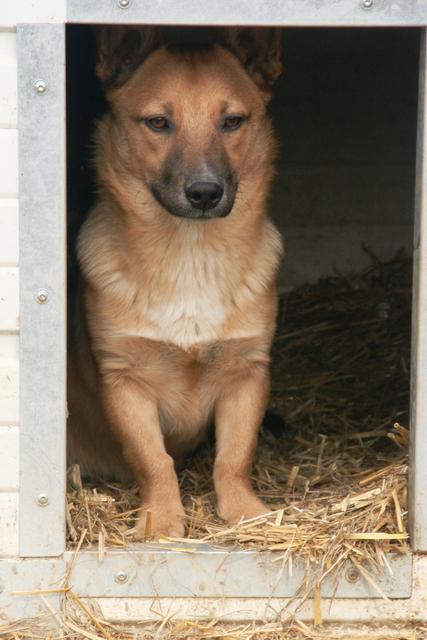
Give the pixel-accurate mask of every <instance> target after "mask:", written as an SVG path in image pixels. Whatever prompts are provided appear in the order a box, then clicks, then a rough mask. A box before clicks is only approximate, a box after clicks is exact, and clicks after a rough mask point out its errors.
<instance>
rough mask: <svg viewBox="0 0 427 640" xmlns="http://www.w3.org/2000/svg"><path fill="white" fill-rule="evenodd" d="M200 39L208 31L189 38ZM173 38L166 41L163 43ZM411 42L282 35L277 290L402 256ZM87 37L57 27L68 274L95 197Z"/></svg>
mask: <svg viewBox="0 0 427 640" xmlns="http://www.w3.org/2000/svg"><path fill="white" fill-rule="evenodd" d="M199 32H200V33H201V34H205V33H206V34H208V35H207V36H206V37H209V38H211V37H212V33H211V31H210V30H206V31H205V30H203V29H202V28H201V29H199ZM174 37H175V38H176V33H175V35H174ZM418 45H419V32H418V30H416V29H327V28H323V29H284V30H283V64H284V70H285V72H284V75H283V77H282V78H281V79H280V81H279V82H278V84H277V86H276V90H275V92H274V97H273V100H272V103H271V106H270V111H271V114H272V117H273V121H274V124H275V128H276V131H277V134H278V138H279V142H280V147H279V157H278V161H277V177H276V180H275V183H274V187H273V192H272V196H271V200H270V212H271V214H272V215H273V217H274V219H275V221H276V223H277V224H278V226H279V227H280V229H281V230H282V232H283V234H284V237H285V246H286V259H285V260H284V262H283V266H282V270H281V275H280V285H281V286H282V287H286V288H287V287H291V286H293V285H295V284H300V283H303V282H309V281H315V280H316V279H317V278H318V277H319V276H322V275H325V274H329V273H332V272H333V271H334V269H335V270H338V271H340V272H348V271H352V270H355V269H357V268H359V267H361V266H363V265H364V264H366V261H367V259H368V258H367V255H366V253H365V252H364V251H363V250H362V243H366V244H367V245H368V246H369V247H370V248H371V249H372V251H374V252H375V253H378V255H380V256H381V255H383V256H388V255H390V254H392V253H393V252H395V251H396V250H397V249H398V248H399V247H401V246H403V247H405V249H407V251H408V252H409V253H410V251H411V246H412V228H413V201H414V176H415V137H416V109H417V82H418V70H417V59H418ZM94 66H95V38H94V29H93V27H88V26H80V25H72V26H68V28H67V128H68V147H67V148H68V159H67V160H68V211H69V246H70V274H71V278H70V279H71V280H73V279H74V275H73V274H74V273H75V271H74V268H73V262H74V258H73V252H72V248H73V245H74V240H75V235H76V233H77V230H78V228H79V225H80V224H81V221H82V220H83V219H84V217H85V215H86V213H87V210H88V208H89V207H90V205H91V203H92V202H93V200H94V197H95V195H94V194H95V183H94V175H93V171H92V169H91V163H90V157H91V133H92V130H93V124H94V120H95V119H96V118H97V117H98V116H99V115H100V114H101V113H102V111H103V110H104V109H105V107H106V105H105V101H104V98H103V95H102V91H101V88H100V86H99V83H98V81H97V78H96V75H95V72H94Z"/></svg>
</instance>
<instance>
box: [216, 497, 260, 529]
mask: <svg viewBox="0 0 427 640" xmlns="http://www.w3.org/2000/svg"><path fill="white" fill-rule="evenodd" d="M217 511H218V515H219V516H220V517H221V518H222V519H223V520H226V521H227V522H229V523H230V524H236V523H237V522H240V520H249V519H250V518H256V517H258V516H262V515H264V514H266V513H270V511H271V509H269V508H268V507H267V506H266V505H265V504H264V503H263V502H262V501H261V500H260V499H259V498H257V496H256V495H255V493H253V492H252V491H248V490H245V491H239V490H237V491H229V492H227V493H226V494H224V495H222V496H218V505H217Z"/></svg>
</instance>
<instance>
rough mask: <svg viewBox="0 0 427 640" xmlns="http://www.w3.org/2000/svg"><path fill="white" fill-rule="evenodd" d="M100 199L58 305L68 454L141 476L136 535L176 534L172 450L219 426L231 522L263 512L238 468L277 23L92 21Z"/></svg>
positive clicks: (253, 328)
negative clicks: (177, 30)
mask: <svg viewBox="0 0 427 640" xmlns="http://www.w3.org/2000/svg"><path fill="white" fill-rule="evenodd" d="M99 29H100V31H99V35H98V60H97V66H96V72H97V75H98V77H99V79H100V80H101V83H102V85H103V87H104V90H105V95H106V98H107V100H108V103H109V110H108V111H107V113H106V114H105V115H104V116H103V117H102V118H101V119H100V121H99V122H98V124H97V128H96V135H95V147H94V148H95V152H94V161H95V166H96V172H97V179H98V197H97V202H96V204H95V206H94V207H93V208H92V210H91V211H90V213H89V215H88V217H87V219H86V221H85V222H84V224H83V225H82V227H81V230H80V232H79V236H78V241H77V253H78V260H79V264H80V269H81V274H82V276H81V277H82V282H81V286H80V287H79V292H80V293H79V295H78V296H77V299H76V301H75V302H73V303H72V304H71V305H70V307H71V311H70V313H71V316H70V327H71V332H70V340H69V363H70V365H69V384H68V402H69V428H68V439H69V442H68V447H69V452H70V462H76V461H77V462H79V463H80V466H81V469H82V472H83V473H84V474H85V475H91V476H102V477H104V478H114V479H118V480H120V481H127V480H130V479H131V478H134V479H136V481H137V482H138V485H139V489H140V494H141V511H140V513H141V515H140V517H139V520H138V522H137V525H136V527H135V537H136V538H137V539H143V538H144V536H145V535H146V533H147V532H146V518H147V515H146V514H147V511H148V510H149V511H150V512H151V534H152V535H153V536H154V537H158V536H160V535H165V536H175V537H182V536H183V535H184V530H185V529H184V517H185V514H184V509H183V506H182V503H181V499H180V493H179V487H178V481H177V475H176V466H177V465H179V464H180V463H181V462H182V461H183V460H184V459H185V458H186V457H187V456H188V455H189V454H190V453H191V452H192V451H194V449H195V448H196V447H197V446H198V445H199V443H200V442H201V441H202V440H203V438H204V437H205V436H206V434H207V433H208V430H209V428H210V426H212V425H214V426H215V439H216V458H215V463H214V469H213V480H214V486H215V491H216V497H217V510H218V514H219V515H220V517H222V518H223V519H224V520H226V521H228V522H230V523H236V522H238V521H240V520H241V519H242V518H244V519H246V518H252V517H255V516H258V515H261V514H263V513H265V512H267V511H269V509H268V507H267V506H266V505H264V504H263V503H262V501H261V500H260V499H259V498H258V497H257V496H256V495H255V492H254V490H253V488H252V486H251V481H250V471H251V465H252V459H253V456H254V452H255V449H256V444H257V437H258V432H259V429H260V425H261V423H262V419H263V416H264V413H265V410H266V406H267V403H268V397H269V358H270V355H269V354H270V348H271V343H272V339H273V335H274V331H275V319H276V310H277V291H276V274H277V270H278V265H279V261H280V258H281V254H282V241H281V237H280V234H279V232H278V231H277V230H276V228H275V226H274V225H273V223H272V222H271V221H270V220H269V218H268V216H267V210H266V201H267V197H268V192H269V187H270V183H271V180H272V177H273V161H274V157H275V153H276V141H275V137H274V133H273V129H272V124H271V122H270V118H269V116H268V115H267V110H266V108H267V104H268V102H269V100H270V97H271V88H272V85H273V83H274V81H275V80H276V79H277V77H278V76H279V75H280V73H281V62H280V33H279V32H278V30H275V29H233V28H230V29H224V30H222V32H221V35H220V36H219V37H218V41H217V42H215V43H210V44H206V45H204V44H199V43H194V42H193V43H189V44H179V43H178V44H177V43H172V44H171V43H169V44H164V43H162V42H161V41H159V40H158V37H157V35H156V34H157V32H156V30H155V29H154V28H142V27H137V28H133V27H119V26H117V27H100V28H99Z"/></svg>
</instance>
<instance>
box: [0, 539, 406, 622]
mask: <svg viewBox="0 0 427 640" xmlns="http://www.w3.org/2000/svg"><path fill="white" fill-rule="evenodd" d="M163 546H164V545H163ZM196 546H197V547H198V546H200V545H196ZM183 547H184V548H183V550H182V551H180V550H164V549H162V548H156V546H155V545H146V546H139V547H138V548H134V549H129V550H127V551H108V552H107V555H106V556H105V558H104V559H103V560H100V559H99V557H98V553H97V552H94V551H82V552H80V553H79V554H78V556H77V558H76V559H75V560H74V562H73V565H72V571H71V574H70V576H69V580H68V584H69V585H70V586H71V587H72V589H73V591H74V593H76V594H78V595H79V596H80V597H82V598H117V597H120V598H151V599H156V598H185V599H192V598H194V597H197V598H217V599H222V598H236V597H237V598H264V599H265V598H291V597H294V596H296V595H297V593H298V590H299V589H300V588H301V587H303V586H304V580H305V575H306V574H305V569H306V565H305V563H304V562H303V561H302V560H301V561H297V562H295V564H294V566H293V570H292V575H290V574H289V567H288V566H285V567H283V566H282V564H281V562H277V561H276V562H274V560H277V558H278V554H277V553H276V554H272V553H257V552H250V551H232V552H226V551H215V550H212V549H210V548H208V547H202V549H201V550H199V549H198V548H196V549H195V548H194V545H191V544H187V545H183ZM72 559H73V554H72V553H71V552H67V553H65V555H64V557H63V558H59V559H58V560H54V559H47V558H40V559H21V560H20V561H15V560H3V561H0V611H1V612H2V614H3V615H6V616H8V617H10V618H12V616H13V615H15V616H16V613H17V612H18V613H19V612H20V613H19V615H20V616H22V615H24V614H25V616H27V617H30V615H34V614H35V613H39V612H40V610H41V608H40V604H41V603H40V601H39V599H38V598H37V599H35V598H34V593H37V592H40V591H45V594H44V595H45V596H48V597H49V598H51V602H56V603H58V601H59V600H58V596H60V595H61V593H60V592H56V593H54V591H55V589H56V590H58V589H61V587H63V586H64V585H63V580H64V575H65V573H66V571H65V570H66V566H67V563H68V562H70V561H71V560H72ZM388 561H389V564H390V567H391V570H392V574H390V573H389V572H388V571H387V569H386V570H385V573H384V574H383V575H374V574H372V576H373V580H374V581H375V583H376V584H377V585H378V587H379V589H380V590H381V591H382V592H383V593H384V595H386V596H388V597H390V598H399V599H400V598H409V597H410V595H411V584H412V556H411V555H405V556H400V555H389V556H388ZM351 567H353V565H349V568H351ZM313 572H314V573H313V580H314V577H315V575H316V574H315V568H314V569H313ZM22 592H27V595H25V593H24V594H23V593H22ZM28 592H33V594H32V595H31V594H29V593H28ZM13 594H15V595H13ZM322 597H323V598H332V597H333V598H335V599H339V598H379V597H381V596H380V593H379V592H378V591H376V590H375V589H374V588H373V587H372V584H371V583H370V582H369V581H367V580H366V579H365V578H364V577H363V576H360V577H359V578H358V579H357V581H356V582H352V581H348V580H347V579H346V571H344V572H342V575H341V577H340V578H339V579H338V580H337V581H335V580H334V578H333V577H329V578H326V579H325V581H324V582H323V583H322ZM55 598H56V600H55ZM31 607H32V608H31Z"/></svg>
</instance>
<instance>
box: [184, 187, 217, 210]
mask: <svg viewBox="0 0 427 640" xmlns="http://www.w3.org/2000/svg"><path fill="white" fill-rule="evenodd" d="M223 193H224V189H223V188H222V187H221V185H220V184H218V183H217V182H193V184H190V186H189V187H187V188H186V190H185V195H186V197H187V200H188V201H189V202H190V203H191V204H192V205H193V207H195V208H196V209H201V210H202V211H207V210H208V209H213V208H214V207H216V205H217V204H218V202H219V201H220V200H221V198H222V195H223Z"/></svg>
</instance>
